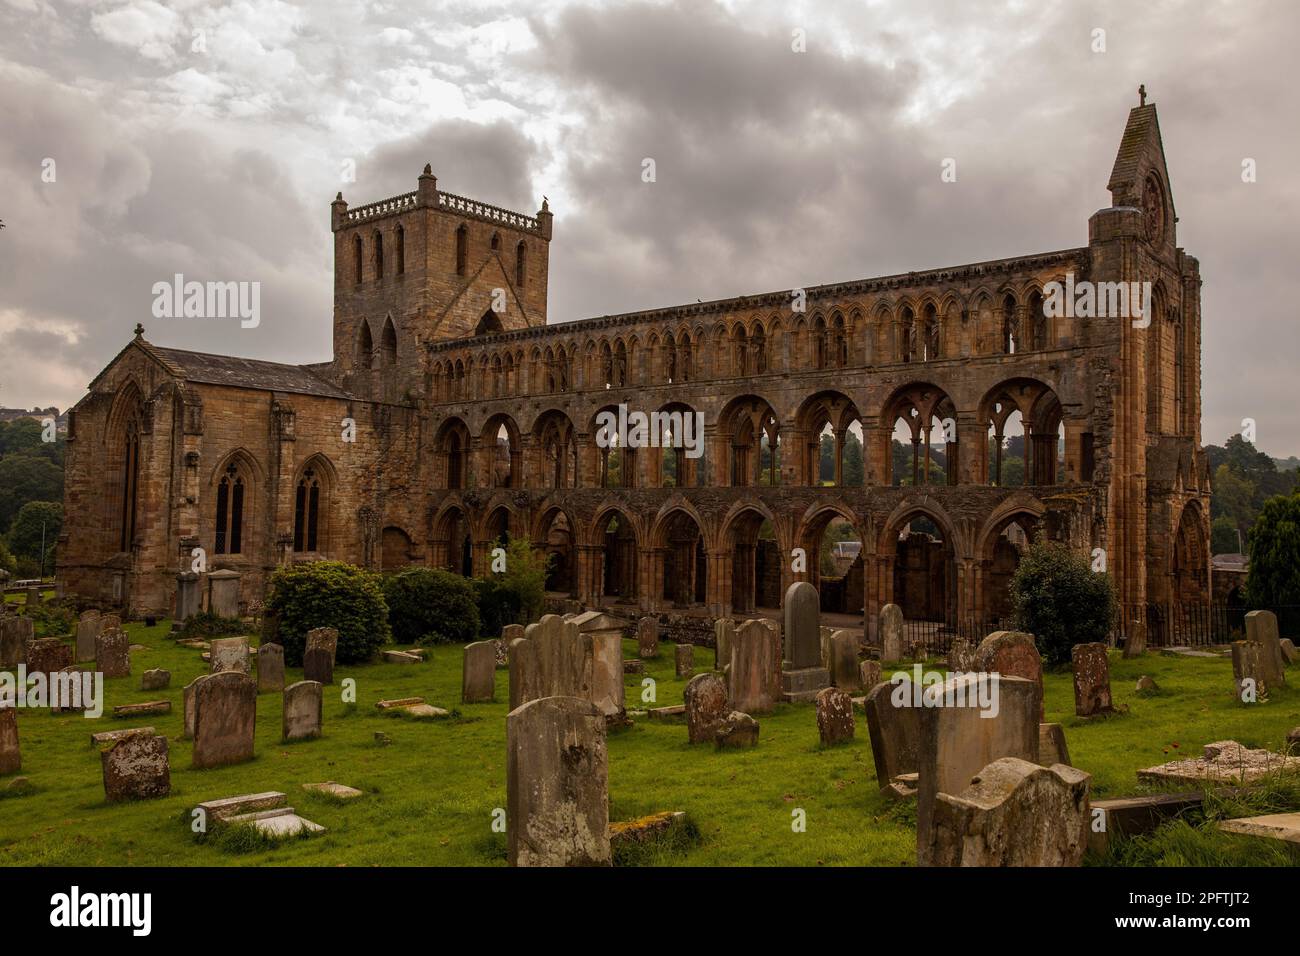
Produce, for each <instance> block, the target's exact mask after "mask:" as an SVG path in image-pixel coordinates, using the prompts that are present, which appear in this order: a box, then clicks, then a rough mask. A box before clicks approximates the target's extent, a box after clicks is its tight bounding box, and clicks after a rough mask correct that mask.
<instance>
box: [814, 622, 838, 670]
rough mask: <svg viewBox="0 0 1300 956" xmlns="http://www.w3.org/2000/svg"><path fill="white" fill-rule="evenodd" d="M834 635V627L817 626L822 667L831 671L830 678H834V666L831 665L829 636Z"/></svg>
mask: <svg viewBox="0 0 1300 956" xmlns="http://www.w3.org/2000/svg"><path fill="white" fill-rule="evenodd" d="M834 636H835V628H833V627H826V626H825V625H822V626H821V627H819V628H817V638H818V640H819V641H820V642H821V651H822V667H824V668H826V669H827V670H828V671H831V672H832V676H831V680H832V681H833V680H834V670H835V669H834V668H833V667H832V666H831V638H832V637H834Z"/></svg>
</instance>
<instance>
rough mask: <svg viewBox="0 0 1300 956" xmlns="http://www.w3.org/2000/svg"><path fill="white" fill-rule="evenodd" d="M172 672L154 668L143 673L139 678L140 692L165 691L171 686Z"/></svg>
mask: <svg viewBox="0 0 1300 956" xmlns="http://www.w3.org/2000/svg"><path fill="white" fill-rule="evenodd" d="M171 683H172V672H171V671H169V670H163V669H162V668H161V667H155V668H154V669H153V670H147V671H145V672H144V676H143V677H141V678H140V689H141V690H166V689H167V688H168V687H170V686H171Z"/></svg>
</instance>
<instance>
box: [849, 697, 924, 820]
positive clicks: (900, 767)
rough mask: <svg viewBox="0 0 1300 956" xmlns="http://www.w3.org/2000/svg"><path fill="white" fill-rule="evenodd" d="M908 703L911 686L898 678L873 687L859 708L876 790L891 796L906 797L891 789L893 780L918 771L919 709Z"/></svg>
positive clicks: (903, 792) (894, 787) (897, 788)
mask: <svg viewBox="0 0 1300 956" xmlns="http://www.w3.org/2000/svg"><path fill="white" fill-rule="evenodd" d="M912 701H913V692H912V682H911V681H910V680H908V679H907V677H906V676H904V675H902V674H900V675H899V676H898V679H897V682H893V681H886V682H884V683H877V684H875V685H874V686H873V687H872V688H871V690H869V691H867V698H866V700H865V701H864V702H863V705H862V709H863V710H864V711H865V712H866V715H867V733H868V734H869V735H870V737H871V756H872V759H873V760H874V761H875V764H876V786H878V787H879V788H880V789H881V790H885V791H888V792H889V793H891V794H892V795H894V796H906V795H909V792H907V791H904V790H902V789H900V788H899V787H897V786H895V784H894V778H895V777H899V776H903V775H904V774H913V773H916V772H918V771H919V770H920V768H921V708H919V707H914V706H912Z"/></svg>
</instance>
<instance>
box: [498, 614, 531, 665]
mask: <svg viewBox="0 0 1300 956" xmlns="http://www.w3.org/2000/svg"><path fill="white" fill-rule="evenodd" d="M523 636H524V626H523V625H522V624H507V625H506V626H505V627H503V628H501V637H499V638H498V639H497V640H496V641H495V643H496V653H497V664H496V666H497V667H509V666H510V642H511V641H517V640H520V639H522V638H523Z"/></svg>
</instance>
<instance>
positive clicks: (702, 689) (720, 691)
mask: <svg viewBox="0 0 1300 956" xmlns="http://www.w3.org/2000/svg"><path fill="white" fill-rule="evenodd" d="M682 700H683V701H684V703H685V705H686V736H687V739H688V740H689V741H690V742H691V743H693V744H705V743H712V742H713V737H714V734H716V733H717V731H718V727H719V725H720V724H721V723H722V721H723V720H724V719H725V718H726V716H727V714H729V713H730V712H731V708H730V707H729V706H728V705H727V685H726V682H725V681H723V679H722V677H721V676H719V675H718V674H715V673H713V672H712V671H709V672H707V673H704V674H697V675H695V676H694V677H692V678H691V679H690V681H689V682H688V683H687V685H686V690H685V691H684V692H683V694H682Z"/></svg>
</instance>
